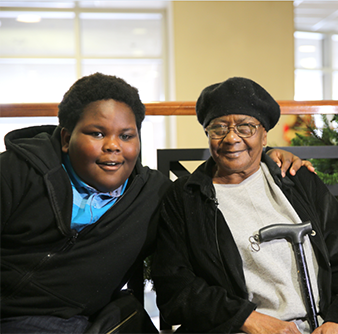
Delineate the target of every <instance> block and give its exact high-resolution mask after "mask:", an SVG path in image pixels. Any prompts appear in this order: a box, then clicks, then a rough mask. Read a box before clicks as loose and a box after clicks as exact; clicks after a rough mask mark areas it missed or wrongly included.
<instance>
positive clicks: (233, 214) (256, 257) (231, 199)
mask: <svg viewBox="0 0 338 334" xmlns="http://www.w3.org/2000/svg"><path fill="white" fill-rule="evenodd" d="M214 186H215V189H216V197H217V199H218V202H219V209H220V210H221V212H222V213H223V215H224V217H225V220H226V222H227V224H228V226H229V228H230V230H231V233H232V235H233V237H234V240H235V242H236V244H237V247H238V249H239V252H240V254H241V257H242V259H243V266H244V267H243V269H244V276H245V280H246V286H247V289H248V293H249V300H250V301H252V302H254V303H255V304H257V305H258V307H257V309H256V310H257V311H258V312H261V313H264V314H267V315H270V316H273V317H275V318H278V319H281V320H286V321H293V320H295V321H296V323H297V326H298V327H299V329H300V331H301V332H302V333H304V334H305V333H310V329H309V326H308V324H307V322H304V321H302V320H296V319H299V318H304V317H305V315H306V311H305V306H304V302H303V299H302V296H301V290H300V285H299V282H298V276H297V266H296V261H295V257H294V254H293V250H292V246H291V244H290V243H289V242H287V241H286V240H284V239H280V240H273V241H270V242H265V243H261V244H260V250H259V251H258V252H253V251H252V248H251V243H250V241H249V238H250V236H253V235H255V234H256V233H257V232H258V230H259V229H261V228H262V227H264V226H268V225H272V224H295V223H301V220H300V218H299V217H298V215H297V213H296V211H295V210H294V209H293V207H292V206H291V204H290V203H289V202H288V200H287V199H286V197H285V196H284V194H283V193H282V191H281V190H280V188H279V187H278V186H277V185H276V184H275V182H274V181H273V179H272V176H271V174H270V172H269V170H268V168H267V166H266V165H265V164H264V163H262V164H261V168H260V169H259V170H258V171H257V172H256V173H255V174H253V175H251V176H250V177H249V178H247V179H246V180H244V181H243V182H241V183H240V184H214ZM303 247H304V252H305V255H306V261H307V264H308V270H309V275H310V278H311V283H312V290H313V294H314V296H315V299H316V305H317V309H318V301H319V297H318V296H319V294H318V287H317V280H316V277H317V272H318V265H317V261H316V258H315V255H314V253H313V250H312V247H311V244H310V241H309V238H308V236H306V237H305V241H304V244H303Z"/></svg>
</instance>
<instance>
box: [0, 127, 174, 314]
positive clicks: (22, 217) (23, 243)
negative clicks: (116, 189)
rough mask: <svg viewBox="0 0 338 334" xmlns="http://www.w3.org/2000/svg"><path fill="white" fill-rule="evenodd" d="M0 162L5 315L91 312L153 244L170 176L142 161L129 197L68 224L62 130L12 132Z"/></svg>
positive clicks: (131, 182) (105, 300) (68, 195)
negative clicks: (77, 226)
mask: <svg viewBox="0 0 338 334" xmlns="http://www.w3.org/2000/svg"><path fill="white" fill-rule="evenodd" d="M5 142H6V147H7V151H6V152H4V153H2V154H1V156H0V159H1V160H0V164H1V316H2V317H14V316H22V315H54V316H59V317H63V318H69V317H72V316H74V315H78V314H81V315H86V316H90V315H93V314H95V313H96V312H97V311H99V310H100V309H101V308H102V307H104V306H105V305H106V304H108V303H109V302H110V301H111V300H113V298H114V294H115V293H116V292H117V291H119V290H120V289H121V288H122V287H123V286H124V284H125V283H126V282H127V281H128V279H129V278H130V276H131V275H132V273H133V272H134V270H135V268H136V267H137V266H138V265H140V264H141V263H142V261H143V259H144V258H145V256H146V255H148V254H149V253H150V252H151V251H152V250H153V247H154V245H155V235H156V232H157V222H158V207H159V203H160V201H161V198H162V196H163V194H164V192H165V190H166V189H167V188H168V186H169V185H170V183H171V182H170V181H169V180H168V179H167V178H166V177H165V176H164V175H162V174H161V173H160V172H158V171H154V170H151V169H149V168H148V167H143V166H142V165H141V164H140V162H137V164H136V166H135V168H134V171H133V172H132V175H131V177H130V179H129V182H128V187H127V189H126V191H125V193H124V195H123V196H122V197H121V198H120V199H119V200H118V201H117V202H116V204H115V205H114V206H113V207H112V208H111V209H110V210H108V211H107V212H106V213H105V214H104V215H103V216H102V217H101V218H100V219H99V220H98V221H97V222H96V223H95V224H93V225H89V226H87V227H85V228H84V229H83V230H82V231H81V232H76V231H75V230H72V229H71V228H70V223H71V214H72V202H73V195H72V187H71V183H70V180H69V177H68V175H67V173H66V172H65V170H64V168H63V167H62V165H61V163H62V153H61V144H60V128H59V127H55V126H42V127H31V128H26V129H22V130H16V131H13V132H11V133H9V134H8V135H7V136H6V139H5Z"/></svg>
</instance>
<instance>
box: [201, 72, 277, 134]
mask: <svg viewBox="0 0 338 334" xmlns="http://www.w3.org/2000/svg"><path fill="white" fill-rule="evenodd" d="M196 114H197V118H198V121H199V122H200V123H201V124H202V125H203V127H204V128H206V127H207V126H208V124H209V123H210V121H211V120H212V119H214V118H218V117H221V116H226V115H237V114H240V115H248V116H252V117H255V118H256V119H257V120H258V121H259V122H260V123H261V124H262V125H263V126H264V128H265V130H266V131H269V130H270V129H272V128H273V127H274V126H275V125H276V124H277V122H278V120H279V117H280V108H279V105H278V103H277V102H276V101H275V100H274V99H273V97H272V96H271V95H270V94H269V93H268V92H267V91H266V90H265V89H264V88H263V87H261V86H260V85H259V84H257V83H256V82H254V81H252V80H250V79H245V78H240V77H234V78H230V79H228V80H226V81H224V82H221V83H217V84H214V85H211V86H208V87H206V88H204V89H203V91H202V93H201V94H200V96H199V98H198V100H197V103H196Z"/></svg>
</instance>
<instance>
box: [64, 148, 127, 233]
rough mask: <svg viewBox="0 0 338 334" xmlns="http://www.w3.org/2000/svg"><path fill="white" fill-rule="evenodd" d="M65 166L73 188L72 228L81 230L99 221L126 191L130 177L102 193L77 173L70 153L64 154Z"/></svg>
mask: <svg viewBox="0 0 338 334" xmlns="http://www.w3.org/2000/svg"><path fill="white" fill-rule="evenodd" d="M62 166H63V168H64V169H65V170H66V172H67V174H68V176H69V179H70V182H71V184H72V189H73V210H72V220H71V228H72V229H75V230H77V231H81V230H82V229H83V228H84V227H86V226H87V225H90V224H94V223H95V222H97V221H98V220H99V219H100V218H101V216H102V215H103V214H104V213H105V212H106V211H108V210H109V209H110V208H111V207H112V206H113V205H114V204H115V202H116V201H117V199H118V198H119V197H121V196H122V194H123V193H124V191H125V189H126V186H127V183H128V179H127V180H126V181H125V182H124V184H122V185H121V186H120V187H119V188H117V189H115V190H114V191H111V192H108V193H102V192H99V191H98V190H96V189H95V188H93V187H91V186H89V185H88V184H86V183H85V182H83V181H82V180H81V179H80V178H79V176H78V175H77V174H76V173H75V171H74V169H73V167H72V165H71V162H70V159H69V156H68V154H64V155H63V164H62Z"/></svg>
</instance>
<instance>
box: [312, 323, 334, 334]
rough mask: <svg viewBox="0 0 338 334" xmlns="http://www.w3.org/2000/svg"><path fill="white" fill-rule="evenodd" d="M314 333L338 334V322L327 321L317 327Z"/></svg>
mask: <svg viewBox="0 0 338 334" xmlns="http://www.w3.org/2000/svg"><path fill="white" fill-rule="evenodd" d="M312 334H338V324H336V323H335V322H325V323H324V324H322V325H321V326H319V327H318V328H316V329H315V330H314V331H313V332H312Z"/></svg>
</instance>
